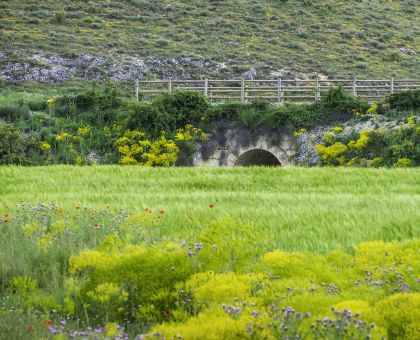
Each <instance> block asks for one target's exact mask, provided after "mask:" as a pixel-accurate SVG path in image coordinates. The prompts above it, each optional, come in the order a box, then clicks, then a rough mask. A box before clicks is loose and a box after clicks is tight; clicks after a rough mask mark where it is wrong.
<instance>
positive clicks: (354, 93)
mask: <svg viewBox="0 0 420 340" xmlns="http://www.w3.org/2000/svg"><path fill="white" fill-rule="evenodd" d="M352 94H353V96H354V97H356V96H357V80H356V78H353V88H352Z"/></svg>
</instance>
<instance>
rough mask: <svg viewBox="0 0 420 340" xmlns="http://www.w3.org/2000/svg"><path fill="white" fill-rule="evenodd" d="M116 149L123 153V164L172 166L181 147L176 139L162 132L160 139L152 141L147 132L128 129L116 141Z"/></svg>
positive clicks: (121, 159) (121, 160)
mask: <svg viewBox="0 0 420 340" xmlns="http://www.w3.org/2000/svg"><path fill="white" fill-rule="evenodd" d="M115 149H116V151H117V152H118V153H119V154H121V158H120V164H122V165H138V164H141V165H146V166H171V165H173V164H174V163H175V162H176V160H177V156H178V152H179V148H178V146H177V145H176V144H175V142H174V141H172V140H170V139H166V137H165V134H164V133H162V135H161V136H160V138H159V139H157V140H155V141H150V140H149V139H146V138H145V133H144V132H141V131H137V130H133V131H132V130H126V131H125V132H124V134H123V135H122V136H121V137H120V138H118V139H117V141H116V142H115Z"/></svg>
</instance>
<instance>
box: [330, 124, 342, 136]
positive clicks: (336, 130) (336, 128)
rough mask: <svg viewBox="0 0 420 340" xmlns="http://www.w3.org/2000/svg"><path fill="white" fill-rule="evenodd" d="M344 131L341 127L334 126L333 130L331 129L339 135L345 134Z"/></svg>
mask: <svg viewBox="0 0 420 340" xmlns="http://www.w3.org/2000/svg"><path fill="white" fill-rule="evenodd" d="M343 130H344V129H343V128H342V127H341V126H334V127H333V128H331V131H332V132H334V133H337V134H338V133H341V132H343Z"/></svg>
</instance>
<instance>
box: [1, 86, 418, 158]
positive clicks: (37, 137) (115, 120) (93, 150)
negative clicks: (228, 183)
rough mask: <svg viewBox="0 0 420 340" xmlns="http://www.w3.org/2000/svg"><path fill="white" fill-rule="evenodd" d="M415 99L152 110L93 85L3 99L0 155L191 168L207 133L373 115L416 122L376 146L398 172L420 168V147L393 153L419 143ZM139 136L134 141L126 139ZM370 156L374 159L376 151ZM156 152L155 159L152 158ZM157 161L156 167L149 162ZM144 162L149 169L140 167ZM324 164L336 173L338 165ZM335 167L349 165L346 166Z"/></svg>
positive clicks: (174, 102)
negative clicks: (403, 163) (399, 165)
mask: <svg viewBox="0 0 420 340" xmlns="http://www.w3.org/2000/svg"><path fill="white" fill-rule="evenodd" d="M418 92H419V90H416V91H409V92H408V93H401V94H397V95H394V96H392V97H390V98H389V99H387V101H388V102H385V103H383V104H379V105H378V104H374V105H372V106H369V104H368V103H367V102H365V101H363V100H360V99H358V98H355V97H353V96H351V95H350V94H348V93H346V92H345V91H344V90H343V89H342V88H341V87H338V88H331V89H330V90H329V92H328V94H327V96H325V97H323V98H322V99H321V100H320V101H317V102H315V103H312V104H309V103H306V104H305V103H285V104H283V105H274V104H271V103H269V102H267V101H264V100H256V101H253V102H251V103H243V104H242V103H235V102H233V103H222V104H218V105H211V104H210V103H209V101H208V99H207V98H206V97H205V96H204V95H202V94H200V93H198V92H193V91H175V92H173V93H171V94H162V95H161V96H159V97H157V98H155V99H154V100H153V101H152V102H134V101H129V100H126V99H124V97H123V96H122V94H121V92H120V91H118V89H117V88H116V87H115V86H114V85H113V84H111V83H108V84H106V85H105V86H99V85H94V86H93V87H92V88H90V89H88V90H86V91H82V92H79V93H78V94H75V95H65V96H59V97H55V98H43V97H40V96H38V95H35V96H34V97H23V98H19V96H17V95H13V94H12V93H10V92H9V93H8V94H6V95H5V96H4V97H0V117H1V118H2V120H3V121H5V123H6V124H12V125H9V126H3V125H4V124H3V123H2V122H1V121H0V126H2V128H1V129H0V134H1V135H2V136H4V138H3V140H4V142H3V143H2V144H0V153H1V154H4V155H7V157H6V156H4V157H2V158H1V160H0V161H1V162H2V163H7V164H24V165H44V164H57V163H66V164H78V165H82V164H92V163H102V164H109V163H114V164H115V163H121V164H136V163H143V164H147V165H166V166H169V165H173V164H177V165H189V164H191V159H192V155H193V152H194V145H195V143H197V142H199V141H202V140H204V139H205V134H204V133H202V132H203V130H204V131H205V132H213V131H215V130H217V129H218V128H220V127H223V128H226V127H227V126H240V127H245V128H247V129H250V130H252V131H255V130H258V129H259V128H265V129H268V130H270V131H272V134H273V136H275V135H276V133H277V132H276V131H278V130H280V129H282V128H285V127H287V128H289V129H292V130H295V131H297V130H299V129H302V128H306V129H310V128H314V127H316V126H320V125H325V124H333V123H343V122H346V121H348V120H349V119H352V118H354V119H359V120H363V119H364V117H365V114H366V113H368V114H383V115H394V116H397V117H399V116H401V117H400V119H403V117H404V116H408V115H410V114H411V115H412V117H411V118H410V119H411V120H412V122H411V126H410V129H403V130H400V131H394V132H392V133H390V132H384V131H383V132H381V133H382V135H383V136H382V137H381V138H379V139H378V138H377V141H378V143H379V144H378V143H377V144H375V147H376V151H375V152H374V156H373V157H381V158H387V159H386V160H385V162H383V165H387V166H389V165H394V164H395V163H396V162H397V160H398V159H399V158H407V157H408V158H410V160H411V162H412V165H416V164H418V160H417V158H418V150H417V148H416V147H415V146H414V149H413V150H412V151H413V152H411V154H410V156H408V155H405V153H406V152H399V154H398V155H397V154H396V153H395V152H394V151H389V148H395V147H397V145H400V144H404V145H406V144H407V143H415V144H416V143H417V139H418V124H419V123H418V119H417V118H416V115H417V113H418V110H419V106H418V102H417V101H416V98H417V96H418ZM399 105H401V108H400V106H399ZM404 119H405V118H404ZM180 129H181V130H180ZM8 130H10V132H7V131H8ZM12 131H14V132H13V133H14V134H15V135H16V136H17V137H19V138H18V139H17V142H16V143H15V144H13V143H9V142H6V141H7V138H8V137H7V135H9V137H10V133H12ZM180 131H181V132H182V131H184V132H187V131H189V134H190V135H189V136H185V135H183V134H182V133H180ZM408 131H411V132H410V133H408ZM134 135H136V136H137V137H136V138H128V139H127V137H129V136H134ZM140 137H141V138H140ZM350 137H351V138H352V137H354V136H350ZM124 138H125V139H126V140H124ZM122 141H123V142H122ZM133 141H135V142H134V144H133ZM330 142H331V143H327V144H328V145H327V144H326V145H325V146H327V147H330V144H334V142H336V140H333V139H331V141H330ZM380 143H382V144H380ZM159 145H160V146H159ZM384 145H386V146H387V147H386V148H385V146H384ZM407 145H408V144H407ZM381 147H382V149H381V150H379V149H380V148H381ZM387 148H388V149H387ZM121 151H123V152H121ZM327 151H328V150H327ZM367 151H368V153H369V154H371V153H372V152H371V150H367ZM151 152H152V154H153V155H152V157H150V156H149V155H150V154H151ZM130 153H131V154H132V155H134V154H136V155H137V156H136V157H137V160H136V161H135V162H134V161H133V160H134V159H136V157H134V158H133V157H131V156H129V157H128V158H127V157H126V158H124V157H125V156H128V155H129V154H130ZM388 154H389V155H388ZM391 154H392V155H391ZM402 154H404V155H402ZM338 156H341V154H340V155H337V157H338ZM348 156H349V157H350V156H351V157H350V158H349V159H347V160H346V162H345V163H346V164H347V163H348V162H349V161H350V159H352V158H353V157H356V156H357V157H359V158H366V155H362V154H360V155H359V154H354V155H353V154H351V153H348ZM391 156H392V157H391ZM394 156H395V157H397V156H398V157H397V158H395V157H394ZM152 158H153V159H154V161H150V160H151V159H152ZM140 159H143V160H144V162H143V161H140V162H139V160H140ZM325 163H326V164H329V165H334V164H336V163H337V162H336V161H335V160H334V161H328V162H325ZM338 163H339V164H344V160H343V162H341V163H340V162H338ZM362 163H363V162H362ZM352 164H353V165H360V164H361V163H360V162H353V163H352Z"/></svg>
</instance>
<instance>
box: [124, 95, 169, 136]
mask: <svg viewBox="0 0 420 340" xmlns="http://www.w3.org/2000/svg"><path fill="white" fill-rule="evenodd" d="M121 118H123V119H124V118H125V119H126V120H127V124H126V125H127V128H129V129H131V130H141V131H145V132H147V133H148V134H149V135H151V136H152V137H157V136H159V135H160V132H161V131H167V132H168V133H172V132H173V131H175V129H176V128H177V120H176V116H175V115H174V114H171V113H170V112H168V111H166V110H162V107H161V106H158V105H153V104H150V103H147V102H139V103H137V102H130V103H129V104H128V105H127V109H126V110H125V112H123V113H122V116H121Z"/></svg>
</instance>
